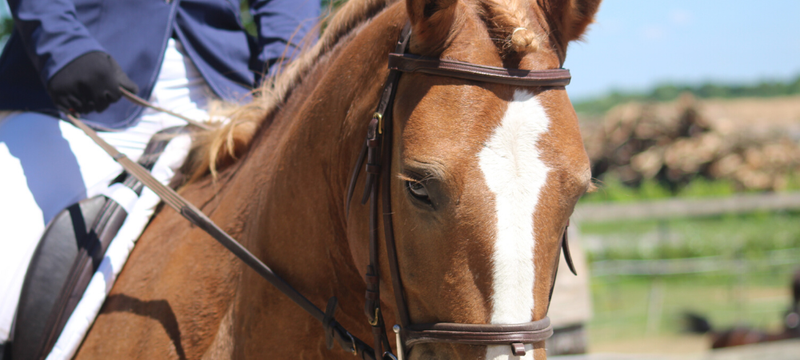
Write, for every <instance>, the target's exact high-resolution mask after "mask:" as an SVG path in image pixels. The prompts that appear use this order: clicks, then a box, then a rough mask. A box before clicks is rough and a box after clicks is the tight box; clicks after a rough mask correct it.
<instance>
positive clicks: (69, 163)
mask: <svg viewBox="0 0 800 360" xmlns="http://www.w3.org/2000/svg"><path fill="white" fill-rule="evenodd" d="M210 96H211V91H210V90H209V89H208V85H207V84H206V83H205V81H204V80H203V79H202V77H201V76H200V74H199V72H198V71H197V69H196V68H194V66H193V65H192V64H191V62H190V61H189V60H188V57H187V56H185V54H184V53H183V52H182V49H181V48H180V45H179V44H177V42H174V41H172V40H170V46H169V47H168V49H167V52H166V54H165V58H164V61H163V64H162V69H161V71H160V73H159V78H158V81H157V82H156V85H155V88H154V90H153V94H152V96H151V99H150V100H151V101H152V102H154V103H156V104H157V105H160V106H162V107H165V108H167V109H172V110H175V111H177V112H180V113H182V114H184V115H186V116H190V117H194V118H196V119H205V118H206V117H207V115H206V113H205V110H204V109H205V108H206V101H207V98H208V97H210ZM123 101H125V100H123ZM179 125H185V123H184V122H183V120H180V119H177V118H174V117H172V116H169V115H166V114H161V113H156V112H154V111H152V110H146V111H145V112H144V113H143V114H142V119H141V121H140V122H139V123H138V124H137V125H135V126H133V127H131V128H128V129H125V130H124V131H120V132H105V133H101V134H100V136H101V137H103V138H104V140H106V141H107V142H109V143H110V144H111V145H113V146H115V147H117V149H118V150H120V151H121V152H123V153H125V154H126V155H127V156H128V157H129V158H131V159H132V160H134V161H136V159H138V158H139V156H140V155H141V154H142V152H143V151H144V148H145V146H146V145H147V142H148V141H149V140H150V138H151V137H152V135H153V134H154V133H156V132H157V131H159V130H162V129H164V128H167V127H172V126H179ZM0 169H2V175H0V343H3V342H4V341H6V340H7V339H8V337H9V334H8V333H9V331H10V328H11V323H12V320H13V317H14V312H15V309H16V305H17V302H18V301H19V292H20V289H21V287H22V281H23V279H24V274H25V271H26V270H27V264H28V263H29V262H30V258H31V255H32V253H33V251H34V250H35V248H36V245H37V243H38V241H39V238H40V237H41V235H42V232H43V231H44V227H45V225H46V224H47V223H48V222H49V221H50V219H52V218H53V217H54V216H55V215H56V214H58V212H60V211H61V210H62V209H64V208H65V207H67V206H69V205H70V204H73V203H75V202H77V201H80V200H82V199H84V198H87V197H93V196H96V195H99V194H101V193H102V192H103V191H104V190H105V189H106V187H107V186H108V183H109V182H110V181H111V180H113V179H114V178H115V177H116V176H117V175H118V174H119V173H120V172H121V167H120V166H119V165H118V164H117V163H115V162H114V161H113V160H112V159H111V158H110V157H108V155H106V154H105V152H103V150H102V149H100V147H99V146H97V145H96V144H94V142H92V140H91V139H90V138H88V137H87V136H86V135H85V134H83V132H82V131H81V130H79V129H77V128H75V127H74V126H72V125H71V124H69V123H67V122H65V121H59V120H58V119H55V118H53V117H50V116H47V115H43V114H39V113H13V114H10V115H8V116H6V117H5V118H4V119H0Z"/></svg>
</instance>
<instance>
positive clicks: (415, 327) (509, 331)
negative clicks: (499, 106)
mask: <svg viewBox="0 0 800 360" xmlns="http://www.w3.org/2000/svg"><path fill="white" fill-rule="evenodd" d="M410 36H411V27H410V25H408V24H406V26H405V28H404V29H403V31H402V33H401V36H400V39H399V40H398V41H397V47H396V48H395V52H394V53H391V54H389V77H388V79H387V80H386V83H385V85H384V87H383V92H382V95H381V99H380V102H379V103H378V107H377V110H376V111H375V113H374V115H373V117H372V119H371V120H370V122H369V126H368V128H367V140H366V142H365V144H364V146H363V148H362V150H361V153H360V154H359V156H358V160H357V161H356V165H355V168H354V169H353V172H352V175H351V178H350V185H349V187H348V192H347V204H346V210H347V211H349V208H350V201H351V198H352V196H353V192H354V190H355V186H356V180H357V179H358V176H359V173H360V169H361V164H363V163H364V160H365V159H366V166H365V168H366V172H367V178H366V185H365V189H364V196H363V197H362V201H361V202H362V204H363V203H366V202H367V200H369V265H368V266H367V274H366V288H367V290H366V301H365V306H364V309H365V312H366V314H367V320H368V322H369V324H370V326H371V327H372V335H373V346H372V347H370V346H369V345H367V344H366V343H365V342H364V341H362V340H360V339H358V338H357V337H355V336H353V335H352V334H351V333H350V332H348V331H347V330H346V329H345V328H344V327H343V326H342V325H341V324H339V323H338V322H337V321H336V319H335V317H334V313H335V311H336V307H337V304H338V301H337V299H336V297H331V298H330V299H329V300H328V304H327V306H326V309H325V312H323V311H322V310H321V309H319V308H318V307H317V306H316V305H314V304H313V303H312V302H311V301H310V300H308V299H307V298H306V297H305V296H303V295H302V294H300V293H299V292H298V291H297V290H296V289H294V288H293V287H292V286H291V285H289V284H288V283H286V281H284V280H283V279H282V278H281V277H280V276H278V275H277V274H275V273H274V272H273V271H272V269H270V268H269V267H268V266H267V265H265V264H264V263H263V262H261V260H259V259H258V258H257V257H255V256H254V255H253V254H252V253H250V251H248V250H247V249H246V248H244V247H243V246H242V245H241V244H240V243H239V242H237V241H236V240H235V239H233V237H231V236H230V235H228V234H227V233H226V232H225V231H223V230H222V229H221V228H220V227H219V226H217V225H216V224H215V223H214V222H213V221H211V219H209V218H208V217H207V216H206V215H205V214H203V212H202V211H201V210H200V209H198V208H197V207H195V206H194V205H192V204H191V203H189V202H188V201H186V199H184V198H183V197H181V196H180V195H178V194H177V193H176V192H175V191H174V190H172V189H171V188H169V187H167V186H165V185H163V184H161V183H160V182H158V180H156V179H155V178H153V176H152V175H150V173H149V172H148V171H147V170H145V169H144V168H142V167H141V166H140V165H139V164H137V163H135V162H133V161H131V160H130V159H128V158H127V157H126V156H125V154H123V153H120V152H119V151H117V150H116V149H115V148H114V147H112V146H111V145H109V144H108V143H106V142H105V141H104V140H103V139H102V138H100V137H99V136H98V135H97V133H96V132H95V131H94V130H92V129H91V128H89V127H88V126H87V125H86V124H85V123H83V122H82V121H81V120H80V119H78V118H77V117H75V116H73V115H72V114H71V113H65V115H66V118H67V119H68V120H70V122H72V124H74V125H75V126H76V127H78V128H80V129H81V130H83V131H84V132H85V133H86V134H87V135H88V136H89V137H90V138H91V139H92V140H94V141H95V143H97V144H98V145H99V146H100V147H101V148H102V149H103V150H104V151H105V152H106V153H108V154H109V156H111V157H112V158H113V159H114V160H115V161H117V162H118V163H119V164H120V165H122V167H123V168H124V169H125V170H126V171H127V172H128V173H129V174H130V175H132V176H133V177H135V178H137V179H138V180H139V181H141V182H142V183H143V184H144V185H145V186H147V187H148V188H150V189H151V190H152V191H153V192H154V193H156V194H157V195H158V196H159V197H160V198H161V200H162V201H164V203H166V204H167V205H169V206H170V207H172V208H173V209H175V210H176V211H177V212H178V213H180V214H181V215H182V216H183V217H185V218H186V219H187V220H189V221H190V222H191V223H192V224H194V225H196V226H198V227H199V228H201V229H203V230H204V231H205V232H206V233H208V234H209V235H211V237H213V238H214V239H215V240H217V241H218V242H219V243H220V244H221V245H223V246H224V247H225V248H227V249H228V250H229V251H231V252H232V253H233V254H234V255H236V256H237V257H238V258H239V259H240V260H242V262H244V263H245V264H246V265H247V266H249V267H250V268H252V269H253V270H254V271H256V273H258V274H259V275H260V276H261V277H263V278H264V279H266V280H267V281H269V282H270V283H271V284H273V285H274V286H275V287H276V288H277V289H278V290H280V291H281V292H283V293H284V294H286V296H288V297H289V298H290V299H291V300H292V301H294V302H295V303H297V304H298V305H299V306H300V307H301V308H303V310H305V311H307V312H308V313H309V314H311V316H313V317H314V318H315V319H317V320H318V321H320V322H322V327H323V330H324V333H325V343H326V346H327V347H328V349H332V348H333V343H334V340H335V341H336V342H338V343H339V345H340V346H341V347H342V348H343V349H345V350H347V351H349V352H352V353H353V355H359V354H360V355H361V358H362V359H372V360H378V359H382V360H391V359H394V360H397V359H400V360H402V359H403V354H404V353H405V352H406V349H409V348H411V347H413V346H414V345H417V344H423V343H431V342H446V343H458V344H470V345H509V346H511V350H512V353H513V354H514V355H516V356H521V355H525V346H524V344H530V343H535V342H540V341H543V340H545V339H547V338H549V337H550V336H551V335H552V334H553V328H552V326H551V325H550V320H549V318H548V317H547V316H545V317H544V318H542V319H540V320H537V321H532V322H529V323H524V324H510V325H496V324H460V323H446V322H438V323H431V324H412V323H411V322H410V318H409V315H408V308H407V306H406V300H405V296H404V294H403V286H402V281H401V278H400V271H399V268H398V262H397V252H396V246H395V241H394V229H393V223H392V205H391V193H390V183H391V176H390V175H391V174H390V169H391V161H392V152H391V149H392V111H389V110H390V109H391V107H392V104H393V101H394V96H395V92H396V91H397V84H398V81H399V79H400V74H401V73H403V72H419V73H425V74H430V75H436V76H445V77H454V78H460V79H467V80H471V81H476V82H485V83H497V84H509V85H515V86H527V87H550V88H563V87H564V86H566V85H567V84H569V81H570V74H569V70H566V69H551V70H519V69H510V68H500V67H493V66H485V65H476V64H471V63H465V62H460V61H452V60H443V59H432V58H426V57H421V56H416V55H412V54H407V53H405V50H406V47H407V44H408V39H409V38H410ZM132 101H135V102H136V103H137V104H140V105H144V106H148V107H151V108H155V107H154V106H152V104H149V103H148V102H147V101H145V100H142V99H132ZM157 110H162V109H157ZM379 196H380V197H382V198H383V199H382V201H381V203H382V209H381V210H382V211H383V224H384V238H385V241H386V251H387V254H388V259H389V269H390V274H391V279H392V289H393V292H394V295H395V301H396V304H397V312H398V314H399V318H400V324H398V325H394V326H393V331H394V332H395V336H396V340H397V355H395V354H394V353H392V351H391V346H390V345H389V340H388V337H387V335H386V327H385V324H384V321H383V315H382V313H381V306H380V274H379V273H378V269H379V267H378V259H379V254H378V244H379V237H378V216H380V211H381V210H379V209H378V200H379ZM566 230H567V229H566V227H565V228H564V233H563V235H562V242H561V247H562V249H563V250H564V258H565V260H566V262H567V265H568V266H569V268H570V270H571V271H572V272H573V273H575V268H574V266H573V264H572V257H571V256H570V253H569V246H568V244H567V231H566ZM556 255H558V254H556ZM556 260H557V259H556ZM557 264H558V261H556V269H557V268H558V267H557ZM552 280H553V282H551V283H554V280H555V271H554V273H553V279H552ZM552 291H553V288H552V287H551V289H550V295H551V296H552ZM384 349H385V350H386V351H384Z"/></svg>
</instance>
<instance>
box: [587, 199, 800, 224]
mask: <svg viewBox="0 0 800 360" xmlns="http://www.w3.org/2000/svg"><path fill="white" fill-rule="evenodd" d="M781 210H800V192H785V193H768V194H741V195H734V196H730V197H725V198H707V199H668V200H656V201H646V202H637V203H619V204H617V203H588V204H580V205H578V207H577V208H576V209H575V212H574V213H573V215H572V216H573V218H574V219H575V220H576V221H578V222H582V221H588V222H604V221H616V220H648V219H669V218H678V217H697V216H713V215H721V214H741V213H749V212H754V211H781Z"/></svg>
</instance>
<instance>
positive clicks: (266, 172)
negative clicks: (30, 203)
mask: <svg viewBox="0 0 800 360" xmlns="http://www.w3.org/2000/svg"><path fill="white" fill-rule="evenodd" d="M598 3H599V0H563V1H562V0H538V1H533V0H505V1H504V0H406V1H398V2H392V1H381V0H353V1H351V2H349V3H346V4H345V5H344V6H343V8H342V9H341V10H340V11H339V12H338V13H337V15H336V16H335V17H334V18H333V19H332V20H331V22H330V23H329V25H328V28H327V29H326V31H325V34H324V35H323V37H322V38H321V39H320V41H319V43H317V45H315V46H314V47H313V48H312V49H310V50H309V51H308V52H307V53H306V54H305V55H304V56H303V57H301V58H300V59H299V60H297V61H296V62H294V63H293V64H292V65H290V66H289V68H288V69H287V70H286V72H285V73H284V74H283V75H282V76H281V77H279V79H278V80H276V82H272V83H268V84H267V85H264V86H263V87H262V88H261V90H260V91H259V93H257V94H256V95H257V96H256V97H255V100H254V102H253V103H252V104H249V105H245V106H244V107H242V108H240V109H236V110H235V111H234V112H233V113H232V114H231V115H230V116H231V119H232V120H231V122H230V123H229V124H228V125H226V126H225V127H223V128H221V129H218V130H217V131H215V132H213V133H209V134H206V137H205V138H203V139H199V140H198V142H197V144H198V147H197V149H195V153H194V155H195V157H194V159H195V160H197V159H199V160H198V161H195V162H194V163H195V164H196V165H195V166H196V167H199V169H200V170H199V171H200V172H199V174H201V175H200V176H196V177H195V180H193V181H192V182H191V183H189V184H188V185H186V186H185V187H184V188H183V189H182V190H181V192H182V194H183V195H184V196H185V197H186V198H187V199H188V200H189V201H191V202H192V203H194V204H196V205H197V206H198V207H200V208H201V209H202V210H203V211H204V212H205V213H206V214H208V215H209V217H210V218H211V219H213V220H214V222H216V223H217V224H218V225H219V226H220V227H221V228H223V229H224V230H225V231H227V232H228V233H229V234H231V235H232V236H233V237H234V238H236V239H237V240H239V241H240V242H241V243H242V244H243V245H244V246H245V247H247V248H248V249H249V250H250V251H251V252H252V253H253V254H255V255H256V256H257V257H258V258H260V259H261V260H262V261H263V262H264V263H265V264H267V265H269V266H270V267H271V268H272V269H273V270H275V272H276V273H278V274H279V275H280V276H282V277H283V278H284V279H285V280H286V281H287V282H288V283H289V284H291V285H292V286H293V287H295V288H296V289H297V290H299V291H300V292H301V293H302V294H304V295H305V296H306V297H307V298H309V299H310V300H311V301H312V302H313V303H315V304H316V305H317V306H318V307H321V308H325V304H326V301H327V300H328V299H329V298H330V297H331V296H336V297H338V299H339V304H340V308H339V310H338V312H337V313H336V318H337V321H339V322H340V323H341V324H342V325H343V326H344V327H345V328H347V329H348V330H350V331H351V332H352V333H353V334H354V335H356V336H357V337H359V338H361V339H366V340H368V339H370V338H371V335H370V326H369V325H368V324H367V322H366V321H365V316H364V313H363V304H364V298H363V294H364V291H365V282H364V278H363V274H364V273H365V272H366V267H367V263H368V252H369V250H368V245H367V242H368V240H367V238H368V216H367V215H368V209H367V206H364V205H362V204H361V203H360V202H359V201H353V204H352V205H351V207H350V208H349V209H346V206H345V204H346V202H347V199H346V193H347V188H348V182H349V179H348V177H349V175H350V174H349V173H350V170H351V169H352V168H353V167H354V166H355V164H356V159H357V157H358V154H359V150H360V148H361V146H362V144H363V141H364V135H365V133H366V125H367V122H368V121H369V119H370V117H371V114H372V112H373V111H374V108H375V106H376V104H377V102H378V99H379V97H380V93H381V89H382V86H383V84H384V82H385V80H386V78H387V75H388V70H387V55H388V53H389V52H391V51H393V49H394V44H395V41H396V39H397V38H398V36H399V34H400V32H401V29H402V28H403V26H404V25H405V24H406V23H408V22H410V24H411V27H412V36H411V39H410V43H409V44H410V45H409V50H408V51H409V53H413V54H418V55H423V56H428V57H433V58H445V59H452V60H459V61H465V62H470V63H473V64H481V65H489V66H502V67H507V68H519V69H532V70H542V69H557V68H559V67H560V66H561V64H562V62H563V58H564V56H565V51H566V48H567V44H568V43H569V42H570V41H572V40H576V39H578V38H579V37H580V35H581V34H582V33H583V32H584V30H585V28H586V27H587V25H588V24H589V23H590V22H591V21H592V18H593V16H594V13H595V12H596V10H597V7H598ZM392 111H393V115H394V119H395V121H394V123H393V124H394V125H393V131H394V142H393V143H394V144H395V146H394V147H393V149H392V155H391V156H392V159H393V161H392V167H391V169H390V171H391V174H392V177H391V201H392V202H393V206H394V209H393V217H394V219H395V220H394V227H395V230H394V233H395V241H396V244H397V256H398V261H399V270H400V271H399V273H400V275H401V276H402V280H403V287H404V291H405V296H406V299H407V303H408V311H409V315H410V318H411V321H412V322H413V323H430V322H439V321H446V322H456V323H467V324H516V323H525V322H530V321H532V320H538V319H541V318H543V317H544V316H545V315H546V313H547V308H548V306H549V297H548V295H549V291H550V290H551V287H552V282H553V279H554V271H555V268H556V267H555V265H556V261H558V254H559V250H560V249H559V245H560V241H559V240H560V236H561V234H562V232H563V230H564V228H565V226H566V224H567V221H568V219H569V216H570V214H571V213H572V210H573V207H574V205H575V203H576V201H577V200H578V198H579V197H580V196H581V195H582V194H583V193H584V192H585V191H586V190H587V189H588V188H589V187H590V186H591V184H590V171H589V160H588V157H587V155H586V153H585V151H584V147H583V142H582V139H581V136H580V133H579V130H578V123H577V117H576V115H575V112H574V110H573V108H572V105H571V104H570V101H569V99H568V97H567V93H566V91H565V90H564V88H563V87H561V88H542V87H538V88H537V87H520V86H513V85H504V84H493V83H482V82H476V81H470V80H461V79H456V78H448V77H442V76H435V75H425V74H417V73H408V74H405V75H403V76H402V77H401V78H400V81H399V84H398V89H397V92H396V98H395V102H394V107H393V110H392ZM209 168H211V169H215V168H219V169H221V170H220V171H219V173H216V172H215V171H213V172H214V176H208V175H203V174H205V173H207V172H208V170H209ZM364 182H365V179H364V174H363V172H362V175H361V176H360V178H359V179H358V182H357V184H358V186H357V189H363V188H364ZM356 196H357V197H358V195H356ZM381 236H382V235H381ZM380 253H381V254H382V255H381V256H382V259H380V262H379V264H380V274H381V288H382V290H383V291H382V292H381V299H382V303H383V308H384V310H385V311H384V316H385V317H386V324H387V325H388V326H391V325H392V324H394V323H395V317H396V314H395V313H393V312H394V310H396V309H395V306H394V294H393V292H392V291H393V290H392V286H391V285H390V284H391V280H390V279H389V274H390V271H389V269H388V265H387V264H388V262H387V261H386V252H385V249H384V248H383V245H381V248H380ZM392 346H393V347H394V342H392ZM527 347H528V350H531V349H532V350H533V351H527V355H525V356H524V358H527V359H533V358H535V359H544V358H545V357H546V353H545V349H544V341H541V342H539V343H536V344H533V345H527ZM510 351H511V350H510V349H509V347H508V346H476V345H460V344H448V343H428V344H420V345H416V346H414V347H413V348H412V349H411V351H410V353H409V354H406V355H407V358H410V359H507V358H516V357H514V356H512V355H511V352H510ZM77 358H78V359H172V358H175V359H230V358H237V359H240V358H259V359H261V358H267V359H297V358H301V359H338V358H341V359H351V358H353V357H352V355H351V354H349V353H347V352H345V351H342V350H341V349H339V348H338V347H336V348H334V349H333V350H328V349H327V348H326V344H325V338H324V336H323V330H322V327H321V326H320V324H319V322H317V321H316V320H315V319H314V318H313V317H311V316H309V315H308V314H307V313H306V312H303V311H302V310H301V309H300V308H299V307H298V306H297V305H296V304H294V303H293V302H292V301H290V300H289V298H288V297H286V296H285V295H283V294H282V293H280V292H279V291H278V290H276V288H274V287H273V286H272V285H270V284H269V283H268V282H267V281H265V280H264V279H262V278H261V277H259V276H258V275H257V274H256V273H255V272H254V271H252V270H250V269H248V268H246V267H245V266H244V265H242V263H241V262H240V261H239V260H238V259H237V258H235V257H234V256H233V255H231V254H230V253H229V252H228V251H226V250H225V249H224V248H223V247H222V246H220V245H219V244H218V243H217V242H216V241H214V240H213V239H212V238H211V237H210V236H208V235H207V234H205V233H204V232H203V231H202V230H200V229H198V228H196V227H193V226H190V224H189V223H188V222H187V221H186V220H185V219H183V218H182V217H181V216H180V215H179V214H177V213H176V212H174V211H172V210H171V209H163V210H162V211H161V212H160V213H159V214H158V215H157V216H156V217H155V219H154V220H153V221H152V223H151V224H150V226H149V228H148V229H147V230H146V231H145V233H144V234H143V236H142V237H141V239H140V240H139V243H138V245H137V247H136V249H135V250H134V251H133V253H132V254H131V257H130V259H129V260H128V263H127V265H126V266H125V268H124V269H123V271H122V273H121V274H120V276H119V278H118V280H117V282H116V284H115V285H114V287H113V289H112V291H111V294H110V295H109V297H108V299H107V300H106V302H105V304H104V306H103V308H102V310H101V314H100V315H99V317H98V319H97V321H96V323H95V324H94V326H93V327H92V329H91V330H90V332H89V334H88V335H87V337H86V339H85V341H84V343H83V344H82V346H81V348H80V349H79V351H78V354H77Z"/></svg>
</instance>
